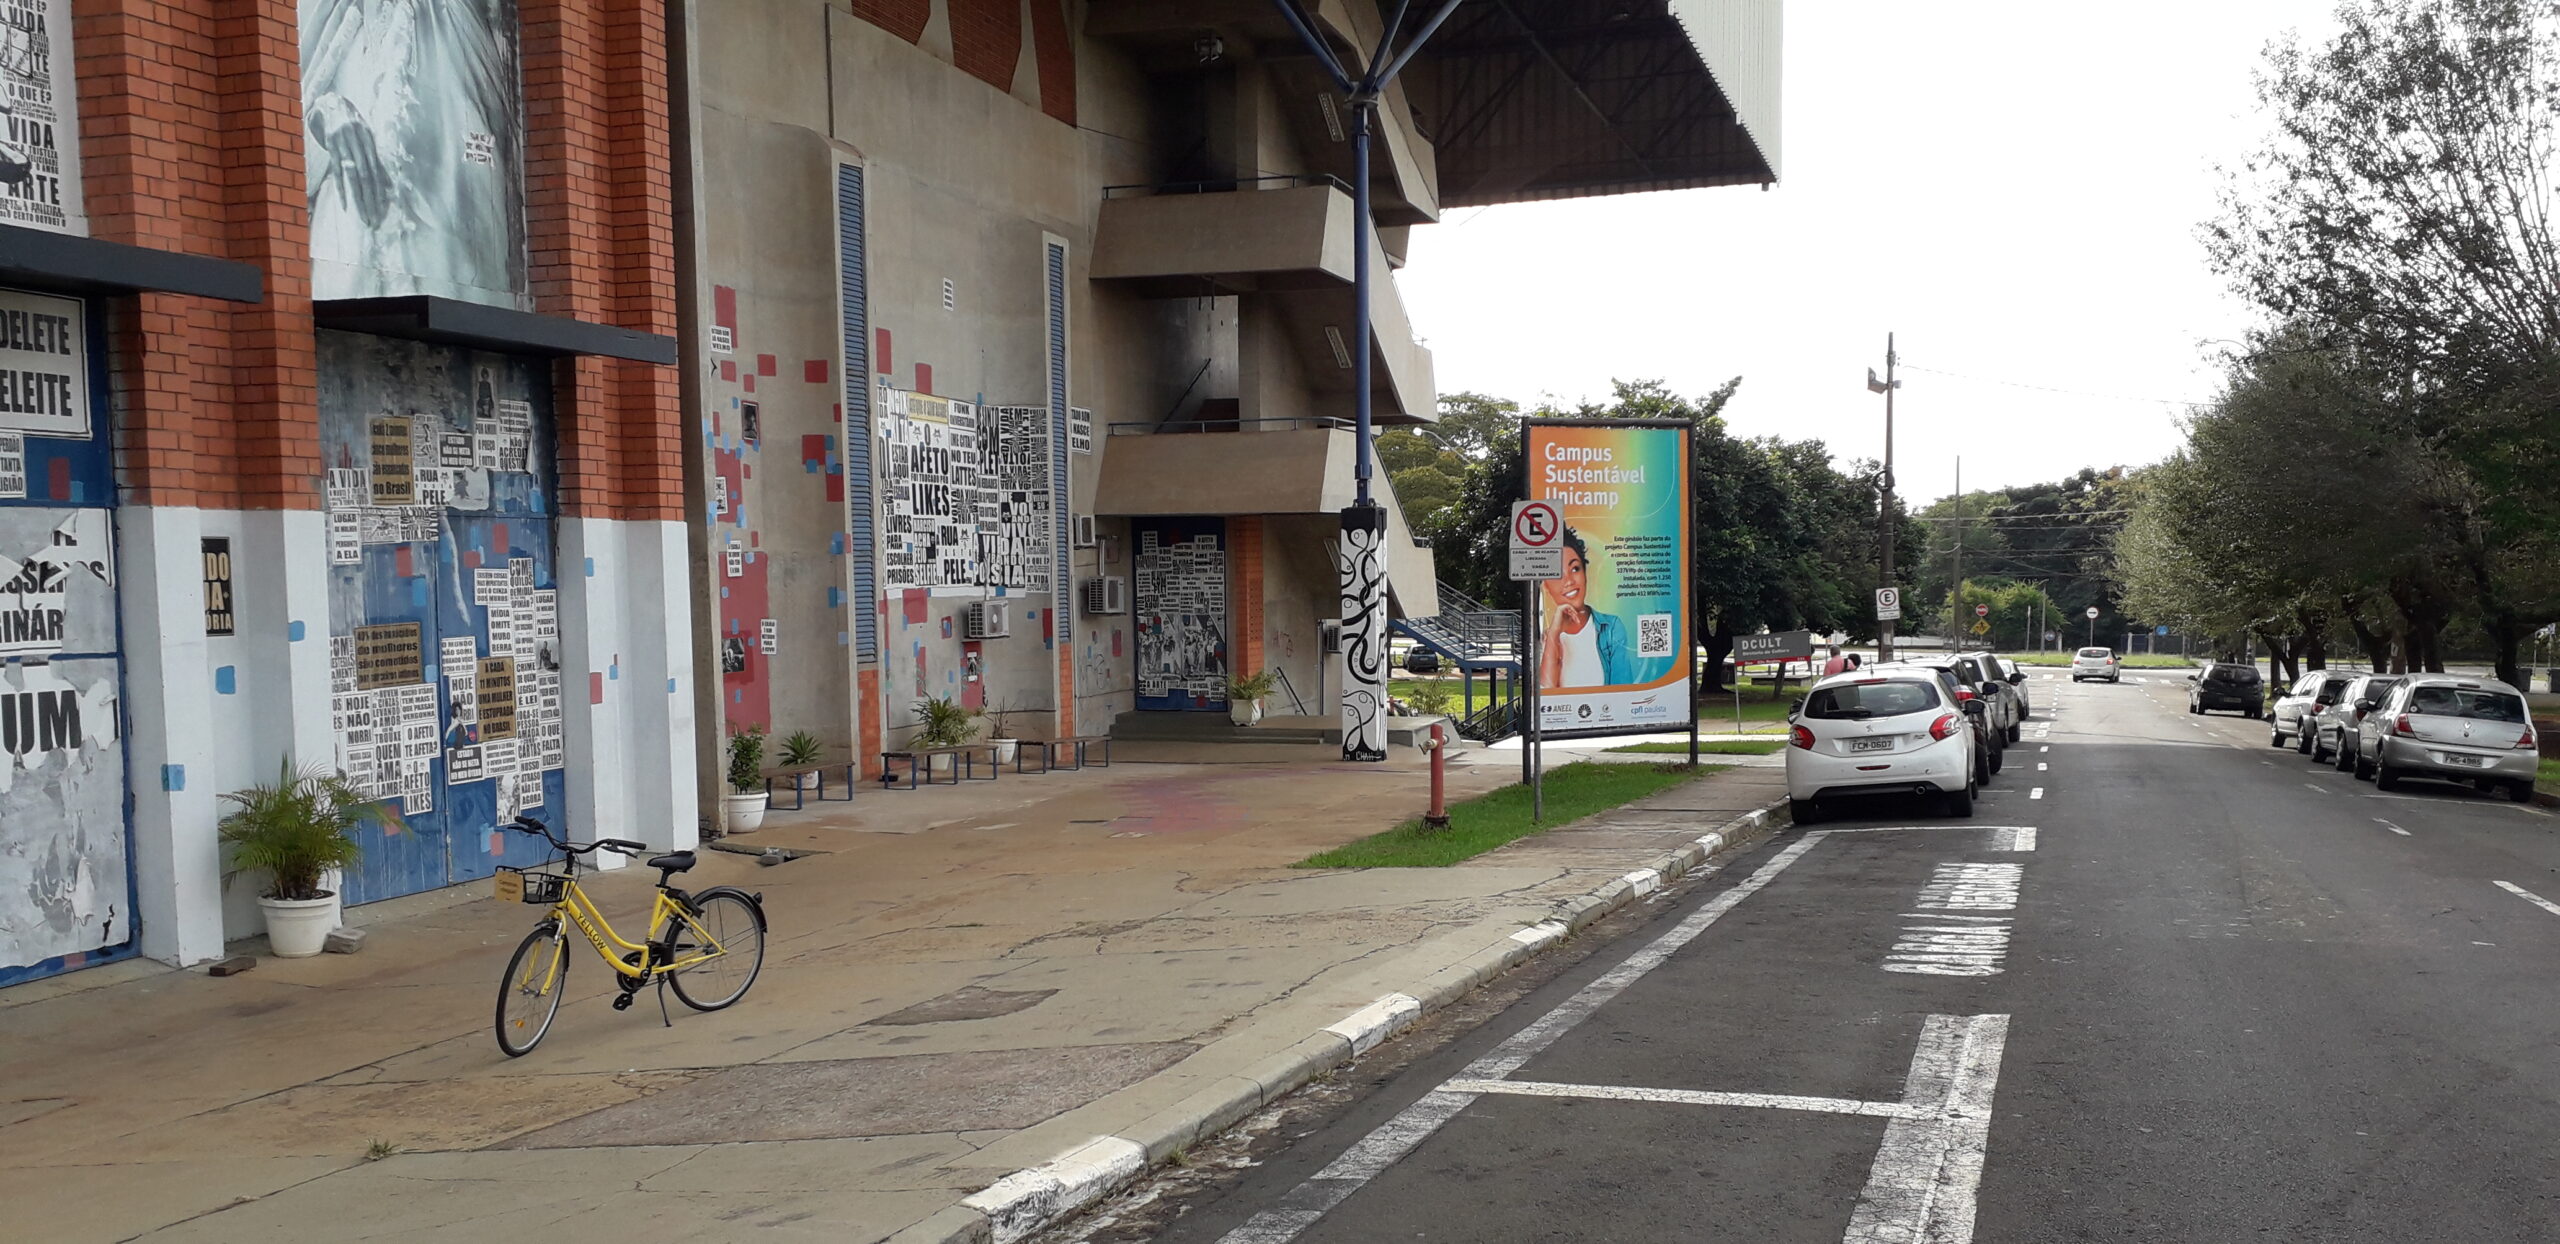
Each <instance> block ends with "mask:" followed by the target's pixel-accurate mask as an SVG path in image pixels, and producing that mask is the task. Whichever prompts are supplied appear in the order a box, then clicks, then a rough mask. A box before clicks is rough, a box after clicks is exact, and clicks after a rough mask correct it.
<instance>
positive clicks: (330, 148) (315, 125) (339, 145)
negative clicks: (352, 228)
mask: <svg viewBox="0 0 2560 1244" xmlns="http://www.w3.org/2000/svg"><path fill="white" fill-rule="evenodd" d="M303 120H304V123H305V124H306V125H308V126H309V127H310V130H311V141H312V142H314V143H316V144H318V145H319V147H320V148H321V149H322V150H324V151H326V152H328V153H329V168H328V169H327V171H326V172H324V173H323V174H322V180H323V182H324V183H325V182H326V181H327V180H329V179H333V178H334V179H336V180H337V181H339V182H340V183H342V185H343V188H344V193H345V194H346V196H347V198H348V200H349V201H350V202H352V203H354V204H355V208H356V214H357V215H358V216H361V217H363V218H364V223H365V227H366V228H369V229H370V228H376V227H379V226H380V225H381V224H382V218H383V217H384V216H385V215H388V214H389V213H390V210H391V171H390V169H389V168H388V167H387V166H385V165H384V164H383V162H382V153H381V152H380V151H379V150H378V149H376V147H375V146H374V141H373V128H372V127H371V126H369V125H367V124H365V120H364V118H363V117H362V116H360V115H358V114H357V112H356V109H355V105H353V104H351V103H348V102H347V100H346V97H345V96H342V95H337V94H334V93H333V94H328V95H323V96H321V97H320V98H319V99H317V100H314V101H312V104H311V107H310V108H309V109H308V110H306V111H305V113H304V117H303Z"/></svg>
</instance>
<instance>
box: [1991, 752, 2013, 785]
mask: <svg viewBox="0 0 2560 1244" xmlns="http://www.w3.org/2000/svg"><path fill="white" fill-rule="evenodd" d="M2008 764H2009V749H2008V748H2005V747H1995V748H1992V749H1991V771H1992V772H1993V773H1998V772H1999V771H2000V770H2002V769H2004V768H2007V767H2008ZM1986 780H1987V779H1986Z"/></svg>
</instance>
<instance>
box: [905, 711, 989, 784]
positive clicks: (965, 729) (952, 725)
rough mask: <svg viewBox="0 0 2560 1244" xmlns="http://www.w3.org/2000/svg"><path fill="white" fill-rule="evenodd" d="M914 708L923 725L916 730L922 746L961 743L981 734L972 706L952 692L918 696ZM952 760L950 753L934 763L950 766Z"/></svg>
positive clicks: (917, 744) (942, 745) (956, 744)
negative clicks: (967, 707) (933, 695)
mask: <svg viewBox="0 0 2560 1244" xmlns="http://www.w3.org/2000/svg"><path fill="white" fill-rule="evenodd" d="M912 711H913V712H914V713H915V718H916V724H917V725H918V726H921V727H923V729H922V730H920V731H919V732H918V733H917V734H916V746H918V747H958V746H960V745H961V744H963V743H966V742H968V741H969V740H971V739H973V738H976V737H977V736H978V723H977V722H976V721H974V720H972V719H971V717H970V713H969V710H968V709H965V708H962V707H961V706H960V702H959V701H957V700H954V699H952V698H951V697H949V696H935V697H933V698H932V699H929V700H918V701H916V703H915V707H914V709H913V710H912ZM952 761H953V758H952V757H950V756H936V757H934V758H933V767H934V768H936V769H944V770H947V769H949V768H951V766H952Z"/></svg>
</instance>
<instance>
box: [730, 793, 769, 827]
mask: <svg viewBox="0 0 2560 1244" xmlns="http://www.w3.org/2000/svg"><path fill="white" fill-rule="evenodd" d="M772 798H773V796H771V795H768V794H766V793H765V792H763V791H757V792H755V793H754V794H752V795H741V794H738V793H736V792H734V791H733V792H731V793H729V794H726V795H722V796H721V797H720V810H721V811H722V812H724V813H726V814H727V815H728V821H729V832H730V833H733V834H743V833H747V832H750V831H752V830H758V829H762V828H764V808H765V804H766V803H767V802H768V801H769V800H771V799H772Z"/></svg>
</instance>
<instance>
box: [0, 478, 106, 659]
mask: <svg viewBox="0 0 2560 1244" xmlns="http://www.w3.org/2000/svg"><path fill="white" fill-rule="evenodd" d="M108 518H109V514H108V511H106V510H45V509H29V508H24V507H12V508H9V509H6V510H0V657H44V656H50V655H52V654H54V653H57V652H113V651H115V650H116V604H115V564H116V561H115V550H114V546H113V545H112V544H111V543H109V535H108V532H109V528H110V524H109V522H108Z"/></svg>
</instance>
